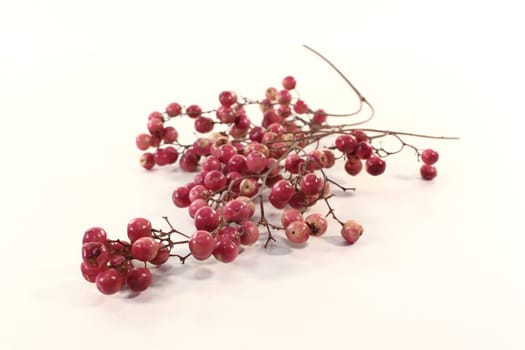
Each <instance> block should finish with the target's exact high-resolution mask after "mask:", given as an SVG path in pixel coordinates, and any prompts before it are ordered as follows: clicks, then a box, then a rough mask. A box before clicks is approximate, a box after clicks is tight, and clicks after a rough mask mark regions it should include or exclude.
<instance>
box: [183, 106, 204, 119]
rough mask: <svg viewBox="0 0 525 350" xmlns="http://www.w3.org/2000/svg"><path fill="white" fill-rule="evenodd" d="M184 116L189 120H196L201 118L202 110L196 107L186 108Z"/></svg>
mask: <svg viewBox="0 0 525 350" xmlns="http://www.w3.org/2000/svg"><path fill="white" fill-rule="evenodd" d="M186 114H187V115H188V117H190V118H197V117H200V116H201V114H202V109H201V108H200V107H199V106H197V105H190V106H188V108H186Z"/></svg>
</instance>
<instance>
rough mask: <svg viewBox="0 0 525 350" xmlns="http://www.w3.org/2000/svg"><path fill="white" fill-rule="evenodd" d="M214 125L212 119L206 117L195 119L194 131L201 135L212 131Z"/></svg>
mask: <svg viewBox="0 0 525 350" xmlns="http://www.w3.org/2000/svg"><path fill="white" fill-rule="evenodd" d="M214 125H215V123H214V122H213V119H211V118H208V117H197V118H196V119H195V122H194V128H195V130H196V131H197V132H200V133H202V134H204V133H207V132H210V131H212V130H213V126H214Z"/></svg>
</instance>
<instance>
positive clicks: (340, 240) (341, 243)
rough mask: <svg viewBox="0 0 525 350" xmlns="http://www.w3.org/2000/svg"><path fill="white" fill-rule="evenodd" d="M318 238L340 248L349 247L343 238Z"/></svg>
mask: <svg viewBox="0 0 525 350" xmlns="http://www.w3.org/2000/svg"><path fill="white" fill-rule="evenodd" d="M318 238H319V239H322V240H324V241H325V242H327V243H330V244H332V245H335V246H338V247H346V246H348V245H349V244H348V242H346V241H345V240H344V239H343V237H341V236H321V237H318Z"/></svg>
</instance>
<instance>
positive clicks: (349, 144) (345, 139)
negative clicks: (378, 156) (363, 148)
mask: <svg viewBox="0 0 525 350" xmlns="http://www.w3.org/2000/svg"><path fill="white" fill-rule="evenodd" d="M335 147H336V148H337V149H338V150H340V151H341V152H343V153H346V154H349V153H352V152H354V150H355V149H356V147H357V140H356V138H355V137H354V136H352V135H348V134H343V135H339V136H337V138H336V139H335Z"/></svg>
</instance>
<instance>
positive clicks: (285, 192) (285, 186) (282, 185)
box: [271, 180, 295, 203]
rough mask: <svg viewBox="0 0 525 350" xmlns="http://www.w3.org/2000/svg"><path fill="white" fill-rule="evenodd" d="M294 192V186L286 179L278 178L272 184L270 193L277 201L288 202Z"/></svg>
mask: <svg viewBox="0 0 525 350" xmlns="http://www.w3.org/2000/svg"><path fill="white" fill-rule="evenodd" d="M294 193H295V191H294V188H293V186H292V184H291V183H290V181H288V180H279V181H277V182H276V183H275V184H274V185H273V186H272V191H271V195H272V196H273V197H274V198H275V200H277V201H278V202H284V203H288V201H290V199H291V198H292V196H293V195H294Z"/></svg>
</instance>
